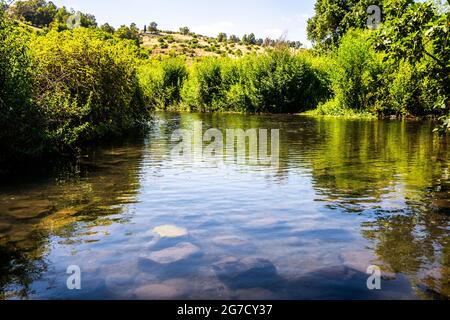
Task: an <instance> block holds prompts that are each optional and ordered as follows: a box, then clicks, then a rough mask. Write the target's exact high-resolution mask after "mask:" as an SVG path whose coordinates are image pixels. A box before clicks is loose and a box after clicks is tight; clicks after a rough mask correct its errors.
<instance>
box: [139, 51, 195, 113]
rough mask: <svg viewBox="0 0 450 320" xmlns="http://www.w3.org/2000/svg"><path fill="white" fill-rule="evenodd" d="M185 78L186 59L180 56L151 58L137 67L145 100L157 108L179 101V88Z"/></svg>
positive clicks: (164, 107) (166, 106)
mask: <svg viewBox="0 0 450 320" xmlns="http://www.w3.org/2000/svg"><path fill="white" fill-rule="evenodd" d="M186 78H187V67H186V61H185V59H184V58H180V57H178V58H170V57H169V58H165V59H162V60H152V61H149V62H148V63H146V64H144V65H142V66H141V67H140V68H139V80H140V84H141V86H142V88H143V91H144V94H145V98H146V102H147V104H149V105H152V106H154V107H156V108H159V109H166V108H168V107H170V106H173V105H176V104H179V103H180V101H181V88H182V86H183V82H184V80H185V79H186Z"/></svg>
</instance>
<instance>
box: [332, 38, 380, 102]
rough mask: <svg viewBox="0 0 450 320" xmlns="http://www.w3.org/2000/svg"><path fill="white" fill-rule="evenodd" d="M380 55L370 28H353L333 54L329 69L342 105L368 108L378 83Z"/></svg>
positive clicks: (337, 96) (334, 90)
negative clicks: (368, 30) (375, 49)
mask: <svg viewBox="0 0 450 320" xmlns="http://www.w3.org/2000/svg"><path fill="white" fill-rule="evenodd" d="M380 62H381V61H380V58H379V57H378V56H377V54H376V53H375V51H374V49H373V48H372V45H371V43H370V41H369V35H368V32H367V31H361V30H350V31H349V32H348V33H347V34H346V35H345V36H344V37H343V38H342V42H341V45H340V47H339V48H338V49H337V50H336V53H335V55H334V57H333V64H332V68H331V72H330V77H331V81H332V88H333V92H334V95H335V102H336V105H337V106H338V107H340V108H343V109H356V110H359V111H369V110H370V108H371V106H372V105H373V99H371V98H373V95H374V93H375V91H376V90H377V87H378V83H377V81H378V76H379V75H380V71H381V70H380V69H381V63H380Z"/></svg>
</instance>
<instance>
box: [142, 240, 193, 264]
mask: <svg viewBox="0 0 450 320" xmlns="http://www.w3.org/2000/svg"><path fill="white" fill-rule="evenodd" d="M199 253H200V249H199V248H198V247H197V246H195V245H193V244H192V243H187V242H184V243H180V244H178V245H176V246H174V247H170V248H167V249H164V250H161V251H155V252H152V253H150V254H148V255H141V258H143V259H148V260H151V261H154V262H156V263H159V264H171V263H175V262H178V261H181V260H185V259H188V258H190V257H192V256H194V255H196V254H199Z"/></svg>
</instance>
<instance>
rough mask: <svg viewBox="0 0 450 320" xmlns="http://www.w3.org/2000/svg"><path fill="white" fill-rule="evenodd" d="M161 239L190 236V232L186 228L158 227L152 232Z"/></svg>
mask: <svg viewBox="0 0 450 320" xmlns="http://www.w3.org/2000/svg"><path fill="white" fill-rule="evenodd" d="M152 231H153V232H154V233H156V234H157V235H159V236H160V237H161V238H179V237H184V236H187V235H188V232H187V230H186V229H184V228H180V227H177V226H173V225H163V226H159V227H156V228H154V229H153V230H152Z"/></svg>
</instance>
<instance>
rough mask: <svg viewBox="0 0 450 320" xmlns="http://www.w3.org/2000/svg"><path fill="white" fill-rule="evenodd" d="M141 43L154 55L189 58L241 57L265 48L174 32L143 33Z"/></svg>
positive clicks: (261, 51)
mask: <svg viewBox="0 0 450 320" xmlns="http://www.w3.org/2000/svg"><path fill="white" fill-rule="evenodd" d="M141 43H142V45H143V46H144V47H145V48H148V49H151V51H152V54H153V55H157V54H175V55H181V54H183V55H186V56H187V57H191V58H194V57H211V56H213V57H214V56H231V57H240V56H242V55H245V54H248V53H258V54H259V53H263V52H264V51H265V48H264V47H263V46H260V45H257V44H256V45H251V44H250V45H246V44H243V43H242V42H238V43H234V42H232V41H229V40H228V41H227V40H224V41H222V42H219V41H218V40H217V38H211V37H207V36H202V35H196V34H188V35H184V34H181V33H174V32H162V31H161V32H158V33H155V34H153V33H141Z"/></svg>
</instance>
